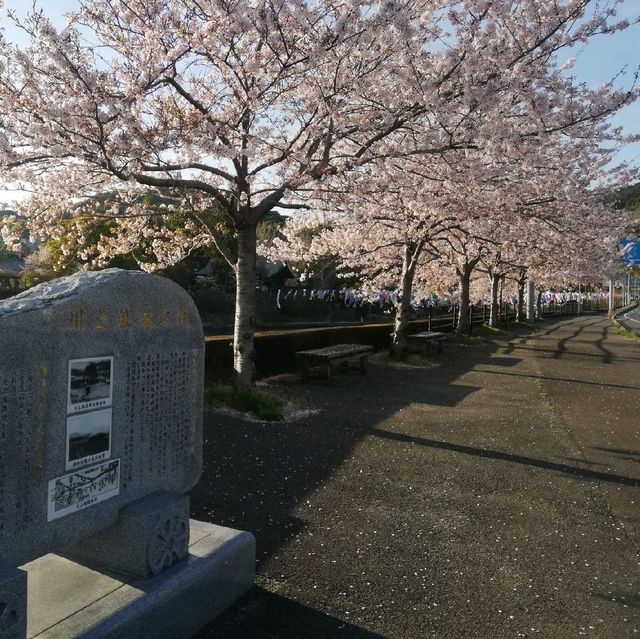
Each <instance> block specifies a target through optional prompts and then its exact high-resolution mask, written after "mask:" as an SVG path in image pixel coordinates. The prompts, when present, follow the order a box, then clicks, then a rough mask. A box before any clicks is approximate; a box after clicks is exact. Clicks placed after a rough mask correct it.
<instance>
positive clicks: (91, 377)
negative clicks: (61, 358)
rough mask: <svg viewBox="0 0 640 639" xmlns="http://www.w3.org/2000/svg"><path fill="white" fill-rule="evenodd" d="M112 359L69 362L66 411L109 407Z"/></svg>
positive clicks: (93, 358)
mask: <svg viewBox="0 0 640 639" xmlns="http://www.w3.org/2000/svg"><path fill="white" fill-rule="evenodd" d="M112 370H113V357H89V358H85V359H74V360H71V361H70V362H69V385H68V400H67V406H68V408H67V411H68V412H69V413H78V412H80V411H84V410H90V409H95V408H104V407H106V406H111V402H112V399H113V388H112V382H111V380H112V374H111V371H112Z"/></svg>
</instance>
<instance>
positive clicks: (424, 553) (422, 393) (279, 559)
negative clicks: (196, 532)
mask: <svg viewBox="0 0 640 639" xmlns="http://www.w3.org/2000/svg"><path fill="white" fill-rule="evenodd" d="M438 359H439V361H440V366H438V367H435V368H424V369H418V368H394V367H392V366H388V365H380V364H378V365H373V366H372V367H371V370H370V371H369V373H368V374H367V375H366V376H364V377H363V376H360V375H358V374H357V373H345V374H341V375H337V376H336V377H334V379H333V380H332V381H331V382H327V381H324V380H321V379H315V380H312V381H311V383H309V384H307V385H302V384H300V383H299V382H298V381H297V379H296V378H294V377H293V376H289V377H286V376H285V377H280V378H277V379H273V380H271V382H270V383H271V384H272V385H274V386H276V387H278V388H280V389H283V390H284V392H285V393H286V395H287V396H288V397H291V398H295V401H296V403H297V404H298V405H299V406H300V407H304V408H308V409H312V410H313V411H318V412H316V413H314V412H311V413H309V414H307V415H305V416H303V417H302V418H301V419H298V420H296V421H293V422H290V423H285V424H264V423H255V422H254V423H252V422H247V421H243V420H241V419H238V418H234V417H232V416H228V415H219V414H210V415H207V417H206V422H205V470H204V474H203V477H202V480H201V481H200V483H199V484H198V486H197V487H196V488H195V489H194V491H193V494H192V516H193V517H195V518H196V519H201V520H204V521H213V522H215V523H218V524H222V525H226V526H230V527H233V528H239V529H243V530H249V531H251V532H252V533H253V534H254V535H255V536H256V538H257V544H258V554H257V578H256V586H255V588H254V589H253V590H251V591H250V592H249V593H248V594H247V595H246V596H245V597H244V598H243V599H241V600H240V601H239V602H238V603H237V604H236V605H235V606H233V607H232V608H231V609H229V610H228V611H227V612H225V613H224V614H223V615H221V616H220V617H218V618H217V619H216V620H215V621H214V622H213V623H212V624H210V626H208V627H207V628H206V629H205V630H203V631H202V633H200V634H199V635H198V639H208V638H213V637H216V638H225V639H250V638H260V639H262V638H265V639H266V638H277V639H280V638H286V639H294V638H296V639H297V638H315V637H318V638H319V637H322V638H324V637H327V638H334V637H336V638H337V637H353V638H373V637H388V638H393V639H396V638H397V639H413V638H415V639H427V638H432V637H434V638H435V637H437V638H442V639H457V638H464V639H471V638H482V639H502V638H507V637H509V638H516V637H545V638H552V639H563V638H569V637H571V638H573V637H582V636H585V637H594V638H602V639H621V638H624V637H640V564H639V559H640V556H639V548H640V537H639V533H640V507H639V506H638V503H637V502H638V497H639V496H640V479H639V478H640V418H639V417H638V413H639V412H640V345H638V344H637V343H633V342H631V341H629V340H625V339H624V338H622V337H621V336H619V335H618V334H617V333H616V331H615V330H614V329H612V328H611V327H610V325H609V323H608V322H606V321H605V320H603V319H602V318H601V317H600V316H587V317H582V318H577V319H573V320H563V321H557V322H548V323H546V324H544V325H543V326H542V327H539V328H538V329H537V330H536V332H535V333H531V334H522V333H520V334H510V335H508V336H504V337H498V338H496V339H495V340H493V341H492V342H491V343H489V344H486V345H480V346H461V345H448V346H447V347H446V348H445V353H444V354H443V355H441V356H438Z"/></svg>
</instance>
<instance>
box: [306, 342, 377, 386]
mask: <svg viewBox="0 0 640 639" xmlns="http://www.w3.org/2000/svg"><path fill="white" fill-rule="evenodd" d="M372 352H373V346H368V345H364V344H335V345H334V346H327V347H326V348H315V349H311V350H306V351H298V352H297V353H296V361H297V364H298V370H299V371H300V379H301V380H302V381H303V382H306V381H307V380H308V379H309V371H310V369H311V368H312V367H313V366H326V371H327V379H331V368H332V366H333V365H334V364H337V363H340V364H345V365H346V364H348V363H349V362H350V361H353V360H358V361H359V365H360V367H359V368H360V372H361V373H362V374H364V373H365V372H366V370H367V357H368V356H369V354H370V353H372Z"/></svg>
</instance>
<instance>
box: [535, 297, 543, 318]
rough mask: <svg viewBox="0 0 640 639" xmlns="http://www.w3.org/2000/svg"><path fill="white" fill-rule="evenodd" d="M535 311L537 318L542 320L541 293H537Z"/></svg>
mask: <svg viewBox="0 0 640 639" xmlns="http://www.w3.org/2000/svg"><path fill="white" fill-rule="evenodd" d="M536 310H537V312H538V318H539V319H542V291H538V297H537V301H536Z"/></svg>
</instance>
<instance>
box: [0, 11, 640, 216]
mask: <svg viewBox="0 0 640 639" xmlns="http://www.w3.org/2000/svg"><path fill="white" fill-rule="evenodd" d="M604 1H605V2H606V0H604ZM5 4H6V7H8V8H10V9H13V10H15V11H16V12H18V13H24V11H25V7H27V6H29V5H30V4H31V3H30V2H27V1H26V0H6V1H5ZM42 4H43V5H44V6H45V7H46V9H47V12H48V15H49V16H50V17H51V18H52V19H53V21H54V24H55V25H56V26H57V27H62V26H63V25H64V21H65V20H64V14H65V13H66V12H67V11H71V10H73V9H74V8H75V7H76V6H77V2H76V0H48V1H45V2H42ZM5 13H6V11H5V10H3V11H2V16H3V17H2V18H1V19H0V24H1V25H3V27H4V31H5V37H6V38H7V39H8V40H10V41H15V42H18V43H20V42H21V41H22V37H21V34H19V33H17V32H16V30H15V28H14V27H13V26H12V25H11V24H10V23H8V22H7V20H6V19H5V18H4V15H5ZM639 17H640V0H625V2H624V4H623V5H622V6H621V8H619V10H618V18H620V19H624V18H627V19H629V21H630V22H633V21H634V20H637V19H638V18H639ZM570 56H574V57H576V59H577V62H576V64H575V66H574V67H573V69H571V71H570V74H571V75H573V76H575V78H576V79H577V80H578V81H579V82H586V83H587V85H588V86H590V87H598V86H600V85H601V84H603V83H604V82H606V81H608V80H610V79H611V78H612V77H614V76H616V75H617V74H618V73H619V72H620V71H621V70H623V69H625V71H626V72H625V74H623V75H622V76H621V77H620V78H619V79H618V80H617V84H618V85H619V87H620V88H628V87H629V86H631V84H632V83H633V75H634V73H635V71H636V70H637V69H639V68H640V24H632V26H631V27H629V28H628V29H626V30H625V31H622V32H619V33H616V34H613V35H610V36H598V37H596V38H593V39H592V40H590V41H589V42H588V43H586V44H584V45H582V46H581V47H579V48H575V49H574V50H573V51H571V52H567V56H566V57H567V58H568V57H570ZM563 61H564V60H560V62H563ZM612 123H613V124H614V125H615V126H620V127H622V128H623V130H624V132H625V133H629V134H639V135H640V101H637V102H636V103H635V104H633V105H631V106H629V107H626V108H625V109H622V110H621V111H620V112H618V113H617V114H616V115H615V117H614V118H612ZM617 159H618V160H620V161H626V162H628V163H629V164H632V165H634V166H636V167H638V168H639V169H640V142H637V143H634V144H629V145H627V146H626V147H624V148H623V149H621V150H620V151H619V152H618V154H617ZM15 197H16V192H15V191H4V192H3V191H0V203H3V202H5V203H6V202H10V201H11V200H13V199H15Z"/></svg>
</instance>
